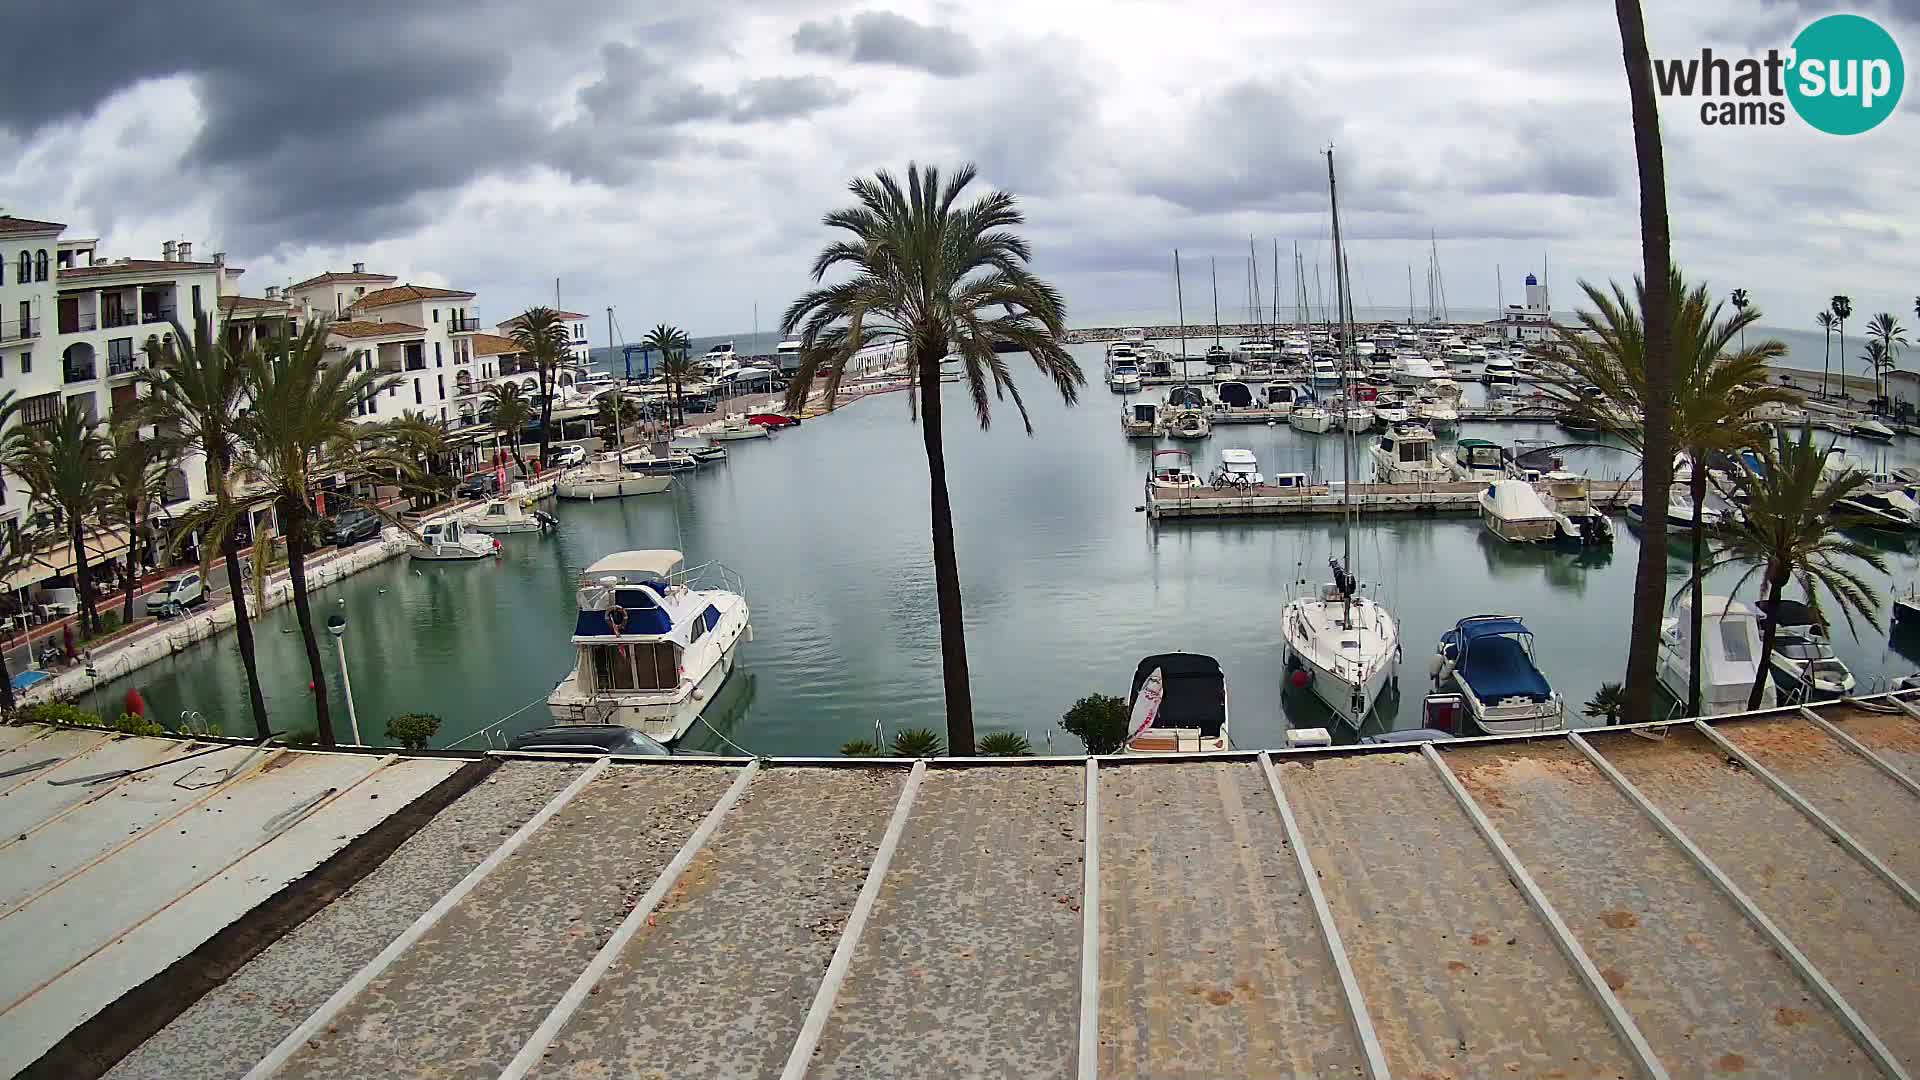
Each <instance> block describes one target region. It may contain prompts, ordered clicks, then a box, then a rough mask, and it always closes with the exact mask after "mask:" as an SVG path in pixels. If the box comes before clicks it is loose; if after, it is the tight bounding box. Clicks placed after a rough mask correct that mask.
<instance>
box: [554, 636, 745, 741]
mask: <svg viewBox="0 0 1920 1080" xmlns="http://www.w3.org/2000/svg"><path fill="white" fill-rule="evenodd" d="M742 626H743V629H742V630H741V632H740V633H739V634H738V635H737V636H736V637H734V639H733V640H732V641H731V642H729V643H728V645H727V647H726V649H725V650H723V651H722V652H721V653H720V656H719V658H718V659H716V660H715V661H714V663H713V664H712V665H711V666H710V667H708V668H707V670H706V671H704V672H702V673H701V675H700V678H699V679H698V680H696V681H692V682H683V683H681V684H680V686H679V687H677V688H676V689H674V690H672V691H670V692H665V693H648V694H632V695H618V694H610V695H607V696H605V697H597V698H592V699H586V698H576V697H575V696H574V695H571V694H563V693H560V692H558V691H556V692H555V693H554V694H552V695H550V696H549V697H548V698H547V711H548V713H549V714H550V715H551V716H552V717H553V721H554V723H556V724H619V725H620V726H621V727H630V728H632V729H633V730H635V731H638V732H640V733H641V734H643V735H647V736H649V737H651V738H653V739H656V740H658V741H660V742H663V743H672V742H676V741H678V740H679V739H680V738H681V737H682V736H684V735H686V733H687V732H688V731H690V730H692V728H693V725H694V724H695V723H697V722H698V721H699V719H700V714H701V713H703V712H705V711H706V709H707V706H708V704H709V703H710V702H712V701H713V698H714V695H715V694H718V693H719V692H720V688H721V687H722V686H724V685H725V684H726V681H727V679H729V678H730V677H732V675H733V669H734V667H735V665H736V664H737V663H738V661H739V655H740V643H741V642H742V641H745V640H746V639H747V638H748V637H750V636H751V633H750V631H751V629H752V628H751V626H750V625H748V624H746V623H745V616H744V613H743V615H742ZM578 676H579V669H578V668H577V667H576V668H575V669H574V671H573V672H572V673H570V674H569V675H568V676H567V680H566V682H565V683H562V685H563V686H566V685H570V684H572V683H573V682H574V681H575V680H576V679H577V678H578Z"/></svg>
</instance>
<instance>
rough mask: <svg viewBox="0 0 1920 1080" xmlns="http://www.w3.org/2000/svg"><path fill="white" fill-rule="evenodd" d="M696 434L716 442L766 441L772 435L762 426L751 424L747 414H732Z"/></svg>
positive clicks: (699, 429) (698, 430) (706, 426)
mask: <svg viewBox="0 0 1920 1080" xmlns="http://www.w3.org/2000/svg"><path fill="white" fill-rule="evenodd" d="M694 434H696V435H700V436H702V437H704V438H708V439H711V440H713V441H714V442H739V441H741V440H745V439H765V438H768V437H769V436H770V434H771V433H770V432H769V430H768V429H767V428H766V427H765V426H763V425H761V424H755V423H750V422H749V421H748V420H747V416H746V414H745V413H730V414H728V416H727V417H726V419H724V420H715V421H713V422H712V423H709V424H706V425H704V426H702V427H700V428H697V429H695V431H694Z"/></svg>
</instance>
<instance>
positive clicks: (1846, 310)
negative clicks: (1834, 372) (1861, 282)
mask: <svg viewBox="0 0 1920 1080" xmlns="http://www.w3.org/2000/svg"><path fill="white" fill-rule="evenodd" d="M1827 306H1828V308H1829V310H1831V311H1832V312H1833V325H1834V332H1835V333H1838V334H1839V335H1840V396H1841V397H1846V396H1847V371H1846V365H1847V316H1849V315H1851V314H1853V300H1852V299H1851V298H1850V297H1846V296H1836V297H1834V298H1833V299H1832V301H1830V302H1829V303H1828V305H1827Z"/></svg>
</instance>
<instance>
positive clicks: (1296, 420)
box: [1287, 400, 1333, 435]
mask: <svg viewBox="0 0 1920 1080" xmlns="http://www.w3.org/2000/svg"><path fill="white" fill-rule="evenodd" d="M1287 423H1289V424H1292V425H1293V429H1294V430H1295V431H1305V432H1308V433H1309V434H1313V435H1319V434H1323V433H1325V432H1327V431H1331V430H1332V429H1333V414H1332V413H1330V412H1328V411H1327V410H1326V409H1325V408H1323V407H1321V406H1320V405H1318V404H1316V403H1314V402H1312V401H1300V400H1296V401H1295V402H1294V405H1293V411H1292V412H1291V413H1288V414H1287Z"/></svg>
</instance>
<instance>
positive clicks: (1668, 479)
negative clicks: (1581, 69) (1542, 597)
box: [1613, 0, 1673, 723]
mask: <svg viewBox="0 0 1920 1080" xmlns="http://www.w3.org/2000/svg"><path fill="white" fill-rule="evenodd" d="M1613 6H1614V15H1615V18H1616V19H1617V20H1618V21H1619V23H1620V53H1621V58H1622V60H1623V61H1624V63H1625V65H1626V69H1627V96H1628V98H1629V99H1630V101H1631V103H1632V112H1633V150H1634V161H1635V166H1636V168H1637V171H1638V173H1639V178H1640V261H1641V271H1640V274H1641V280H1642V281H1645V282H1646V283H1647V291H1646V295H1645V296H1644V297H1643V298H1642V304H1643V307H1642V310H1643V311H1644V312H1646V313H1647V314H1648V315H1649V316H1650V317H1649V318H1648V319H1647V321H1646V336H1645V340H1644V341H1643V342H1642V346H1643V348H1644V349H1645V367H1646V383H1647V402H1646V406H1645V412H1646V418H1645V425H1646V428H1645V438H1644V440H1643V453H1642V460H1643V461H1644V462H1645V464H1644V466H1643V468H1642V470H1641V492H1642V496H1641V497H1642V498H1643V499H1644V500H1645V501H1644V505H1646V506H1651V507H1664V506H1666V505H1667V494H1668V489H1669V488H1671V487H1672V484H1673V357H1672V342H1671V341H1670V340H1669V338H1670V335H1671V333H1672V330H1673V324H1672V321H1671V320H1670V319H1668V318H1667V317H1665V315H1664V313H1665V312H1668V311H1671V310H1672V307H1673V297H1672V296H1671V295H1670V294H1669V292H1668V290H1669V287H1670V285H1671V282H1670V281H1669V280H1668V277H1667V275H1668V272H1669V271H1670V270H1671V269H1672V267H1673V243H1672V237H1671V235H1670V234H1669V233H1668V230H1667V165H1666V158H1665V155H1664V154H1663V153H1662V150H1661V146H1660V101H1659V98H1658V97H1657V96H1655V94H1654V87H1653V61H1652V58H1651V57H1649V56H1648V54H1647V25H1646V20H1645V19H1644V18H1643V17H1642V15H1641V12H1640V0H1614V5H1613ZM1666 539H1667V515H1665V514H1663V513H1659V512H1653V513H1649V514H1647V523H1646V527H1645V529H1644V530H1643V532H1642V541H1641V544H1640V561H1639V566H1638V567H1636V569H1635V573H1634V582H1633V628H1632V630H1631V634H1632V637H1631V639H1630V640H1629V642H1628V645H1627V709H1626V719H1627V721H1628V722H1629V723H1638V722H1641V721H1647V720H1652V719H1653V687H1654V682H1655V672H1654V663H1655V661H1656V659H1657V658H1658V657H1657V649H1658V647H1659V639H1660V611H1661V609H1662V608H1663V607H1664V606H1665V603H1666V598H1667V586H1666V579H1667V552H1666Z"/></svg>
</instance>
